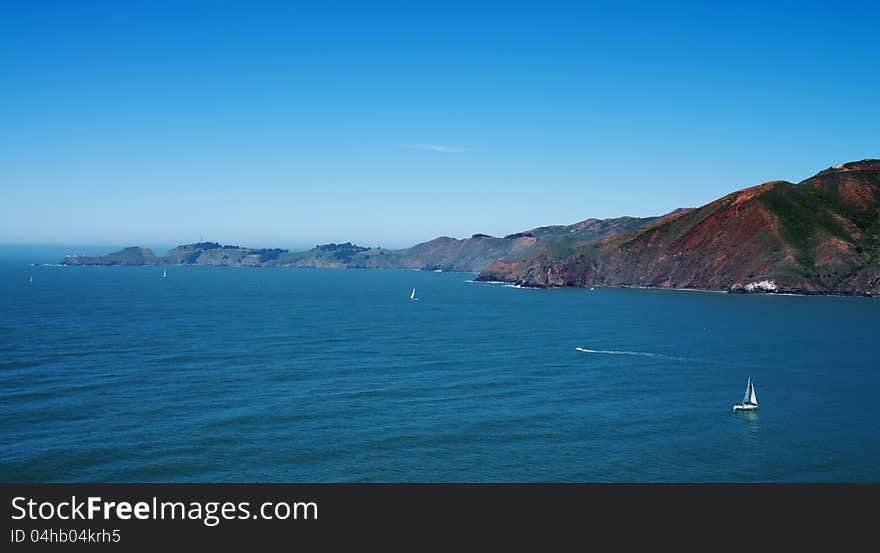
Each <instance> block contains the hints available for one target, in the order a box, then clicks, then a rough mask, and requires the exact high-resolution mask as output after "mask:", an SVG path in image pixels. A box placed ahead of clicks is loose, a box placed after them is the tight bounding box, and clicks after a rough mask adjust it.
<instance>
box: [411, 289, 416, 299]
mask: <svg viewBox="0 0 880 553" xmlns="http://www.w3.org/2000/svg"><path fill="white" fill-rule="evenodd" d="M415 298H416V289H415V288H413V291H412V294H410V295H409V299H411V300H413V299H415Z"/></svg>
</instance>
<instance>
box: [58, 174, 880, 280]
mask: <svg viewBox="0 0 880 553" xmlns="http://www.w3.org/2000/svg"><path fill="white" fill-rule="evenodd" d="M61 263H62V264H65V265H212V266H236V267H242V266H253V267H314V268H402V269H421V270H444V271H469V272H480V274H479V276H478V277H477V279H478V280H483V281H504V282H511V283H515V284H519V285H522V286H532V287H557V286H633V287H660V288H695V289H708V290H729V291H734V292H796V293H808V294H861V295H880V160H876V159H866V160H862V161H857V162H851V163H844V164H841V165H836V166H833V167H830V168H828V169H826V170H824V171H821V172H820V173H818V174H817V175H815V176H813V177H810V178H808V179H806V180H804V181H802V182H800V183H798V184H793V183H790V182H786V181H771V182H767V183H764V184H761V185H758V186H752V187H750V188H745V189H743V190H739V191H737V192H733V193H731V194H728V195H727V196H724V197H723V198H720V199H718V200H715V201H713V202H710V203H708V204H706V205H704V206H702V207H699V208H696V209H690V208H688V209H677V210H675V211H673V212H671V213H668V214H666V215H664V216H662V217H648V218H635V217H620V218H615V219H586V220H584V221H581V222H579V223H576V224H573V225H564V226H563V225H559V226H547V227H538V228H534V229H531V230H527V231H523V232H518V233H514V234H510V235H507V236H505V237H494V236H489V235H485V234H475V235H473V236H471V237H470V238H466V239H463V240H459V239H455V238H450V237H440V238H436V239H434V240H430V241H428V242H424V243H421V244H417V245H415V246H413V247H411V248H405V249H400V250H388V249H383V248H368V247H363V246H357V245H354V244H351V243H343V244H324V245H319V246H316V247H315V248H312V249H311V250H308V251H304V252H291V251H288V250H284V249H276V248H272V249H266V248H262V249H257V248H246V247H240V246H232V245H222V244H218V243H216V242H199V243H196V244H187V245H182V246H178V247H176V248H174V249H172V250H170V251H169V252H168V253H167V254H166V255H164V256H161V257H160V256H157V255H155V254H154V253H153V252H152V251H150V250H148V249H144V248H138V247H130V248H125V249H123V250H121V251H118V252H114V253H111V254H109V255H106V256H88V257H86V256H68V257H67V258H65V259H64V260H63V261H62V262H61Z"/></svg>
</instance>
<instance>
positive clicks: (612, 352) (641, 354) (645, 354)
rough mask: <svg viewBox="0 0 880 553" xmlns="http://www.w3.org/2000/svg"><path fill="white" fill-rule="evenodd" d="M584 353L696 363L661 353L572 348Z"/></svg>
mask: <svg viewBox="0 0 880 553" xmlns="http://www.w3.org/2000/svg"><path fill="white" fill-rule="evenodd" d="M574 349H576V350H578V351H582V352H584V353H601V354H604V355H635V356H638V357H657V358H660V359H672V360H674V361H696V359H688V358H687V357H675V356H673V355H664V354H662V353H649V352H647V351H618V350H608V349H587V348H582V347H580V346H578V347H576V348H574Z"/></svg>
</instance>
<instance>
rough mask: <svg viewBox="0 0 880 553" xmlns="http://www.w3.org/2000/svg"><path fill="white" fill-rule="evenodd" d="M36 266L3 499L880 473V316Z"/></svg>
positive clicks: (24, 269) (0, 302)
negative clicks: (214, 486)
mask: <svg viewBox="0 0 880 553" xmlns="http://www.w3.org/2000/svg"><path fill="white" fill-rule="evenodd" d="M56 258H57V257H56ZM30 260H31V259H28V258H27V256H26V255H23V254H22V253H21V252H18V253H16V254H15V255H11V254H9V252H6V256H5V258H4V259H2V260H0V314H2V319H0V443H2V448H3V450H2V451H3V454H2V457H0V480H2V481H218V482H219V481H247V482H253V481H291V482H303V481H395V482H396V481H404V482H410V481H478V482H482V481H591V482H593V481H601V482H604V481H878V480H880V386H878V385H880V371H878V341H880V332H878V331H880V300H878V299H869V298H834V297H796V296H784V297H783V296H743V295H726V294H715V293H705V292H684V291H660V290H622V289H596V290H593V291H590V290H527V289H515V288H510V287H505V286H502V285H493V284H483V283H474V282H469V280H470V279H471V278H472V277H473V275H469V274H461V273H431V272H416V271H378V270H308V269H303V270H297V269H233V268H203V267H172V268H168V278H167V279H162V278H161V273H162V268H161V267H159V268H157V267H76V268H73V267H72V268H62V267H46V266H38V267H31V266H29V265H28V264H27V263H28V261H30ZM31 276H32V277H33V282H29V277H31ZM413 287H415V288H417V296H418V297H419V298H420V301H415V302H411V301H409V300H408V297H409V293H410V289H411V288H413ZM578 346H580V347H584V348H587V349H592V350H601V351H609V352H610V351H614V352H623V353H584V352H580V351H577V350H576V349H575V348H576V347H578ZM627 352H628V353H627ZM749 375H751V376H752V378H753V379H754V381H755V384H756V390H757V395H758V400H759V402H760V411H759V412H758V413H757V414H753V415H742V414H735V413H733V412H732V411H731V405H732V404H733V403H734V402H735V401H739V400H740V399H741V398H742V395H743V392H744V390H745V386H746V379H747V377H748V376H749Z"/></svg>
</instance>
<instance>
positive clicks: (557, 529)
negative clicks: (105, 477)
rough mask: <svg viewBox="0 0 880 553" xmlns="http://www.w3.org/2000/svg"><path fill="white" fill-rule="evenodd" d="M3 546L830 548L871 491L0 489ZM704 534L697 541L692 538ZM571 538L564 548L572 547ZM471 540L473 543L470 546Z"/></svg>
mask: <svg viewBox="0 0 880 553" xmlns="http://www.w3.org/2000/svg"><path fill="white" fill-rule="evenodd" d="M0 489H2V492H3V493H2V497H3V501H4V503H5V508H4V536H3V539H4V541H5V542H6V545H5V546H4V547H3V550H4V551H16V550H25V549H33V548H40V549H46V548H53V549H57V548H61V549H64V550H70V549H71V548H79V547H80V546H85V547H88V548H90V549H92V548H94V547H98V546H100V547H102V548H106V549H115V550H119V551H127V550H129V549H131V548H132V547H135V546H137V547H153V548H159V547H173V548H177V547H198V548H200V549H201V548H205V547H242V548H243V547H251V546H254V545H260V544H262V545H266V546H268V545H271V544H277V545H281V546H285V547H286V548H287V547H288V546H290V547H296V546H301V545H303V546H305V545H308V546H321V547H322V548H324V549H326V548H328V547H334V546H338V547H342V546H343V545H345V544H349V545H350V544H352V543H355V544H362V545H364V546H367V545H371V546H381V545H383V544H388V545H390V544H396V545H403V546H407V545H408V546H410V547H411V548H413V549H421V548H424V547H426V546H429V545H434V546H436V545H439V544H444V545H447V546H460V547H463V548H465V549H470V547H469V544H470V540H472V539H473V538H474V537H479V538H480V539H481V540H488V542H489V543H492V544H495V545H499V546H500V545H502V544H513V545H519V546H522V545H525V544H532V545H535V546H543V547H541V549H542V550H543V549H546V547H547V546H550V545H552V544H554V543H558V544H559V545H560V546H562V545H563V544H572V545H574V544H577V543H578V540H580V541H581V542H582V545H583V546H584V547H589V546H590V545H591V544H595V543H596V542H595V541H594V540H597V539H602V540H608V539H611V540H614V543H616V544H617V545H618V546H625V545H628V544H631V545H634V544H645V543H654V544H656V545H658V546H659V544H662V543H667V544H674V545H675V546H676V547H678V546H679V545H681V544H683V543H692V544H694V545H698V546H699V545H701V544H702V545H705V546H706V547H714V546H716V545H723V544H727V545H736V544H737V543H740V544H743V545H745V544H746V543H747V542H750V541H755V540H758V539H759V538H758V537H757V536H767V535H768V534H769V535H771V536H775V537H776V538H777V539H782V540H785V543H787V544H788V545H791V544H793V543H805V544H810V545H812V546H816V545H818V544H821V543H823V542H825V543H827V544H828V545H831V546H834V547H835V550H837V549H838V548H839V547H840V546H841V545H844V544H846V543H852V544H855V543H858V542H857V540H858V539H860V537H865V538H868V537H870V536H871V533H870V531H871V530H872V529H873V527H872V524H873V523H874V518H875V517H874V516H873V513H874V508H875V507H874V506H875V505H876V504H877V500H878V499H880V487H878V485H876V484H867V485H861V484H853V485H808V484H797V485H785V484H717V485H716V484H711V485H709V484H669V485H665V484H664V485H636V484H3V485H0ZM705 535H709V536H712V537H711V538H710V541H709V542H705V543H704V542H703V541H702V540H703V539H705V538H701V537H700V536H705ZM572 540H575V541H572ZM471 545H472V544H471Z"/></svg>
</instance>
